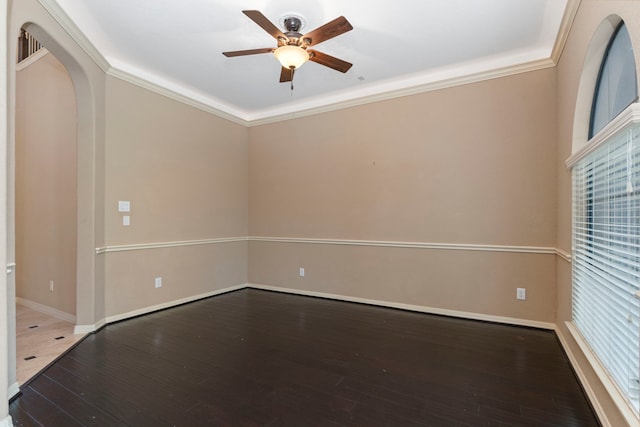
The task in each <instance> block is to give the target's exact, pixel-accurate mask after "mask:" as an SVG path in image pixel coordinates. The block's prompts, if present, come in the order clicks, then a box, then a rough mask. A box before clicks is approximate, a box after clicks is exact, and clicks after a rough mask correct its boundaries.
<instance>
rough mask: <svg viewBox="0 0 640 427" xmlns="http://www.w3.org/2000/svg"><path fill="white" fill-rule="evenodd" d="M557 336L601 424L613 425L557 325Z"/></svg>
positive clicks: (603, 426)
mask: <svg viewBox="0 0 640 427" xmlns="http://www.w3.org/2000/svg"><path fill="white" fill-rule="evenodd" d="M556 336H557V337H558V340H559V341H560V345H562V348H563V349H564V352H565V354H566V355H567V357H568V358H569V362H570V363H571V366H572V367H573V370H574V371H575V373H576V375H577V376H578V379H579V380H580V384H581V385H582V388H583V389H584V392H585V393H587V396H588V397H589V402H591V406H592V407H593V410H594V411H595V412H596V415H597V416H598V420H599V421H600V424H602V427H612V425H611V422H610V421H609V419H608V418H607V414H606V413H605V411H604V409H602V405H601V404H600V401H599V400H598V396H597V395H596V393H595V392H594V391H593V388H592V387H591V384H589V381H588V380H587V376H586V375H585V374H584V371H583V370H582V368H581V367H580V365H579V364H578V360H577V359H576V356H575V354H574V353H573V351H572V350H571V347H570V346H569V344H568V343H567V339H566V338H565V337H564V334H563V333H562V331H561V330H560V328H558V327H557V326H556Z"/></svg>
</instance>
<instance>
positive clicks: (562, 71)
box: [557, 0, 640, 426]
mask: <svg viewBox="0 0 640 427" xmlns="http://www.w3.org/2000/svg"><path fill="white" fill-rule="evenodd" d="M639 12H640V4H639V3H638V2H635V1H604V0H582V2H581V4H580V8H579V10H578V14H577V16H576V18H575V21H574V23H573V26H572V28H571V33H570V35H569V38H568V40H567V45H566V47H565V49H564V52H563V54H562V57H561V59H560V61H559V64H558V67H557V69H558V152H557V176H558V186H557V188H558V202H557V204H558V214H557V218H558V219H557V223H558V230H557V241H558V247H559V248H561V249H563V250H565V251H567V252H570V251H571V173H570V171H569V170H568V169H567V168H566V167H565V160H566V159H568V158H569V156H570V155H571V153H572V146H573V145H574V144H576V145H579V144H584V143H585V141H584V138H585V137H586V133H587V132H586V126H587V124H588V123H587V117H588V111H589V108H590V104H589V102H590V100H591V95H592V94H593V89H594V88H593V87H592V86H591V85H589V86H588V87H584V88H579V83H580V81H581V77H582V72H583V67H584V66H585V62H589V60H588V58H587V52H588V49H589V45H590V43H591V41H592V39H593V38H594V35H595V34H596V31H597V29H598V27H599V26H600V25H601V24H602V23H603V22H604V21H605V20H606V19H607V18H608V17H609V16H610V15H617V16H619V17H621V18H622V19H624V21H625V23H626V25H627V28H628V30H629V34H630V36H631V40H632V43H633V48H634V51H635V57H636V64H640V13H639ZM600 59H601V58H596V59H595V61H596V64H597V62H599V60H600ZM591 72H597V68H596V69H593V70H592V71H591ZM579 90H584V91H585V93H583V95H586V96H585V100H586V102H585V101H582V102H578V98H579V96H578V93H579ZM576 110H577V111H578V114H577V116H578V119H577V121H576V122H575V123H574V117H575V116H576ZM574 137H576V138H577V140H575V141H574ZM557 300H558V315H557V324H558V328H559V329H558V334H559V335H560V336H561V338H562V339H563V340H564V341H565V342H566V345H567V347H568V349H569V351H570V352H571V353H572V354H573V356H574V357H575V358H576V362H577V364H576V366H575V368H576V370H577V371H579V372H582V374H583V375H584V378H585V379H586V381H587V382H586V384H585V387H586V388H587V389H592V390H593V393H592V396H595V397H596V399H595V402H594V403H595V405H596V406H599V407H601V408H602V410H601V413H603V414H604V415H605V417H606V418H607V421H608V422H609V425H612V426H625V425H628V424H627V423H626V422H625V421H624V420H623V419H622V417H621V415H620V412H619V411H618V410H617V408H616V406H615V405H614V404H613V401H612V400H611V398H610V397H609V395H608V393H607V392H606V391H605V389H604V387H603V385H602V383H601V382H600V381H599V380H598V379H597V377H596V375H595V374H594V371H593V369H592V368H591V365H590V364H589V363H588V362H587V360H586V359H585V357H584V355H583V353H582V352H581V351H580V349H579V348H578V346H577V345H576V341H575V340H574V339H573V337H572V336H571V334H570V333H569V331H568V329H567V327H566V325H565V322H566V321H569V320H571V265H570V264H569V263H568V262H565V261H559V263H558V270H557Z"/></svg>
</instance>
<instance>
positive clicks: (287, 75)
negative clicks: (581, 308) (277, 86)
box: [280, 67, 293, 83]
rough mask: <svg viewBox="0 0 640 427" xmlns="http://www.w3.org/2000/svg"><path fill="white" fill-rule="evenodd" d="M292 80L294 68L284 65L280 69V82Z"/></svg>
mask: <svg viewBox="0 0 640 427" xmlns="http://www.w3.org/2000/svg"><path fill="white" fill-rule="evenodd" d="M291 80H293V70H291V69H289V68H284V67H282V71H280V83H286V82H290V81H291Z"/></svg>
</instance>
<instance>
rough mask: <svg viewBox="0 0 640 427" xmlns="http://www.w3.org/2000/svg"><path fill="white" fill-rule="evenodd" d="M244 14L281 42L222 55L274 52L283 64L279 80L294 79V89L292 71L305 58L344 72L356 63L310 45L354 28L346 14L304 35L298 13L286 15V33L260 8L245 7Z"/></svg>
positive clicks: (290, 80)
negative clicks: (272, 45)
mask: <svg viewBox="0 0 640 427" xmlns="http://www.w3.org/2000/svg"><path fill="white" fill-rule="evenodd" d="M242 13H244V14H245V15H247V16H248V17H249V18H250V19H251V20H252V21H253V22H255V23H256V24H258V25H259V26H260V27H261V28H262V29H263V30H265V31H266V32H267V33H269V34H271V36H272V37H273V38H275V39H276V40H277V41H278V45H277V47H265V48H260V49H248V50H236V51H231V52H222V54H223V55H224V56H227V57H233V56H244V55H255V54H260V53H272V52H273V54H274V55H275V57H276V58H277V59H278V61H280V63H281V64H282V70H281V72H280V83H284V82H291V85H292V86H291V88H292V89H293V74H294V72H295V70H297V69H298V68H300V67H301V66H302V64H304V63H305V62H306V61H312V62H315V63H318V64H320V65H324V66H325V67H329V68H332V69H334V70H337V71H340V72H341V73H346V72H347V71H348V70H349V68H351V66H352V65H353V64H351V63H349V62H347V61H343V60H342V59H338V58H335V57H333V56H331V55H327V54H326V53H322V52H318V51H317V50H314V49H309V47H310V46H315V45H317V44H320V43H322V42H324V41H327V40H329V39H331V38H334V37H336V36H339V35H340V34H343V33H346V32H347V31H351V30H352V29H353V27H352V26H351V24H350V23H349V21H347V19H346V18H345V17H344V16H340V17H338V18H336V19H334V20H333V21H331V22H328V23H326V24H324V25H322V26H320V27H318V28H316V29H315V30H313V31H311V32H309V33H306V34H304V35H303V34H301V33H300V32H299V31H300V30H301V29H302V25H303V21H302V18H300V17H298V16H286V17H284V19H283V24H284V27H285V29H286V31H285V32H284V33H283V32H282V31H280V29H279V28H278V27H276V26H275V25H274V24H273V23H272V22H271V21H269V19H267V17H266V16H264V15H263V14H262V13H261V12H259V11H257V10H243V11H242Z"/></svg>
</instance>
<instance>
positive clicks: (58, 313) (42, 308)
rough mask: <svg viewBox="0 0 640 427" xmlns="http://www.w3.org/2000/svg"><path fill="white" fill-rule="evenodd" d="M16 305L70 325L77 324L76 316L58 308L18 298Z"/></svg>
mask: <svg viewBox="0 0 640 427" xmlns="http://www.w3.org/2000/svg"><path fill="white" fill-rule="evenodd" d="M16 303H17V304H20V305H23V306H25V307H28V308H30V309H32V310H35V311H39V312H40V313H44V314H46V315H49V316H52V317H55V318H56V319H60V320H64V321H65V322H69V323H76V316H74V315H73V314H70V313H66V312H64V311H62V310H58V309H57V308H53V307H49V306H48V305H44V304H40V303H39V302H35V301H31V300H28V299H26V298H20V297H16Z"/></svg>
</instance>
